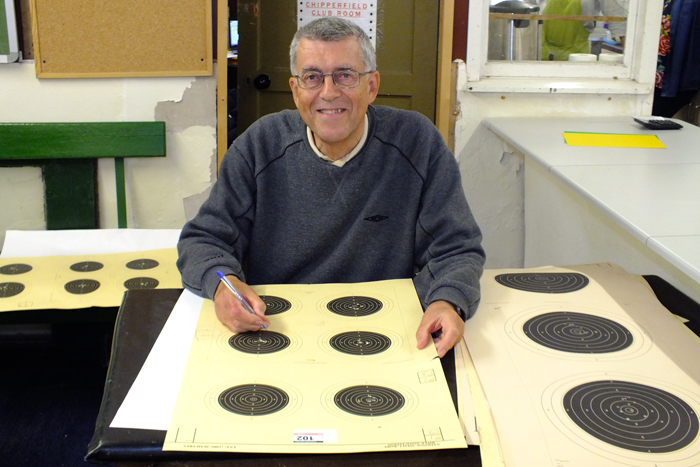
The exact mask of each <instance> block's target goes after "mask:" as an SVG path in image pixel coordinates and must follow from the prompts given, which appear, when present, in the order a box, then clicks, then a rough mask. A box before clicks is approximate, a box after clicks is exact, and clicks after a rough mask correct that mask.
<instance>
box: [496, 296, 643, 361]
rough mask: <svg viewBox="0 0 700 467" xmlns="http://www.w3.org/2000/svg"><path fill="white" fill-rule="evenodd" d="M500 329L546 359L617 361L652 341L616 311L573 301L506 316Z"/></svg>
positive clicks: (629, 357)
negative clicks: (506, 318) (581, 304)
mask: <svg viewBox="0 0 700 467" xmlns="http://www.w3.org/2000/svg"><path fill="white" fill-rule="evenodd" d="M504 328H505V329H504V331H505V332H506V334H507V335H508V337H510V338H511V339H512V340H513V341H514V342H515V343H517V344H518V345H520V346H522V347H524V348H526V349H528V350H530V351H532V352H535V353H536V354H539V355H544V356H547V357H550V358H560V359H566V360H581V361H609V362H612V361H619V360H629V359H631V358H636V357H639V356H641V355H643V354H644V353H646V352H648V351H649V350H650V349H651V348H652V346H653V341H652V339H651V336H650V335H649V333H647V332H646V331H645V330H644V329H642V328H641V327H639V324H637V323H635V322H634V321H631V320H629V319H626V318H625V317H623V316H621V315H620V314H619V313H617V312H609V311H607V310H600V309H597V308H586V307H582V306H579V305H575V304H565V303H561V304H548V305H543V306H538V307H534V308H529V309H526V310H523V311H521V312H520V313H518V314H515V315H513V316H511V317H510V318H508V320H507V321H506V322H505V325H504Z"/></svg>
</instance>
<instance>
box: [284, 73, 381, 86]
mask: <svg viewBox="0 0 700 467" xmlns="http://www.w3.org/2000/svg"><path fill="white" fill-rule="evenodd" d="M368 73H372V72H371V71H364V72H362V73H360V72H359V71H355V70H335V71H334V72H333V73H322V72H320V71H305V72H304V73H302V74H301V75H293V76H294V77H295V78H296V79H297V84H298V85H299V87H300V88H302V89H318V88H320V87H321V86H323V82H324V81H325V79H326V76H331V77H333V83H334V84H335V85H336V86H338V87H339V88H341V89H352V88H356V87H357V86H359V85H360V76H362V75H366V74H368Z"/></svg>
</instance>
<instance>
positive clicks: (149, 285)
mask: <svg viewBox="0 0 700 467" xmlns="http://www.w3.org/2000/svg"><path fill="white" fill-rule="evenodd" d="M158 284H160V282H158V279H154V278H152V277H134V278H131V279H128V280H127V281H125V282H124V287H126V288H127V289H129V290H141V289H155V288H156V287H158Z"/></svg>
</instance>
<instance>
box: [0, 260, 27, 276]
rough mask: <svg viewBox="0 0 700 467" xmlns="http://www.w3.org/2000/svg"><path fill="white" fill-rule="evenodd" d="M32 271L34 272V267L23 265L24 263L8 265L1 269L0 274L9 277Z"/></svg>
mask: <svg viewBox="0 0 700 467" xmlns="http://www.w3.org/2000/svg"><path fill="white" fill-rule="evenodd" d="M31 270H32V267H31V266H30V265H28V264H23V263H14V264H6V265H5V266H2V267H0V274H7V275H8V276H14V275H17V274H24V273H25V272H29V271H31Z"/></svg>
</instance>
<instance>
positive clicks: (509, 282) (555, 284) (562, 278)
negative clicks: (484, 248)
mask: <svg viewBox="0 0 700 467" xmlns="http://www.w3.org/2000/svg"><path fill="white" fill-rule="evenodd" d="M495 279H496V282H498V283H499V284H501V285H504V286H506V287H510V288H511V289H516V290H521V291H524V292H536V293H550V294H559V293H570V292H576V291H577V290H581V289H582V288H584V287H586V286H587V285H588V283H589V280H588V277H586V276H584V275H583V274H579V273H576V272H571V273H566V272H564V273H561V272H556V273H554V272H524V273H512V274H499V275H497V276H496V277H495Z"/></svg>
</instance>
